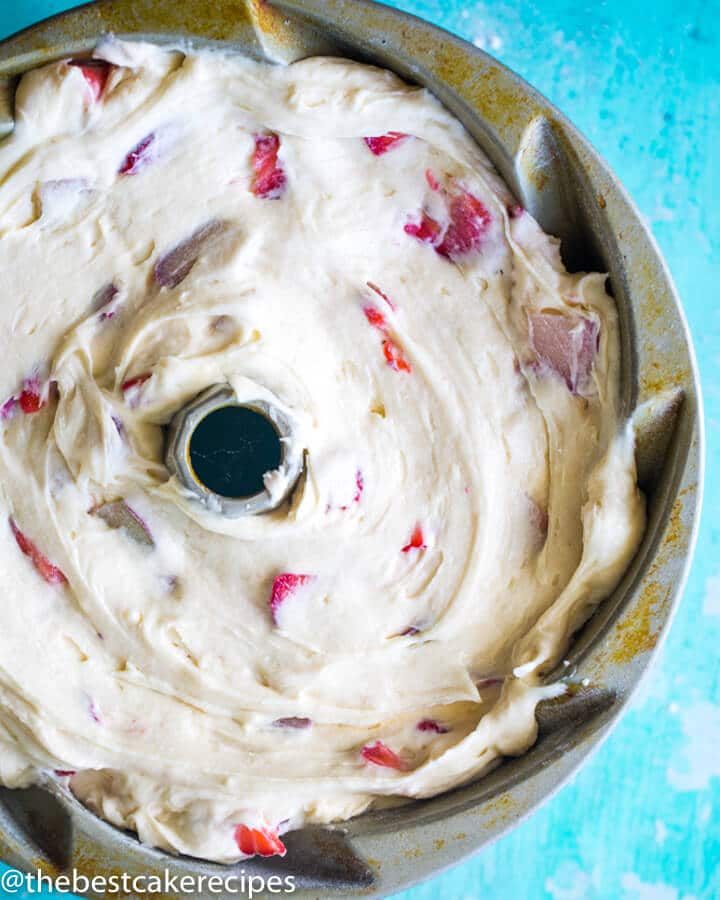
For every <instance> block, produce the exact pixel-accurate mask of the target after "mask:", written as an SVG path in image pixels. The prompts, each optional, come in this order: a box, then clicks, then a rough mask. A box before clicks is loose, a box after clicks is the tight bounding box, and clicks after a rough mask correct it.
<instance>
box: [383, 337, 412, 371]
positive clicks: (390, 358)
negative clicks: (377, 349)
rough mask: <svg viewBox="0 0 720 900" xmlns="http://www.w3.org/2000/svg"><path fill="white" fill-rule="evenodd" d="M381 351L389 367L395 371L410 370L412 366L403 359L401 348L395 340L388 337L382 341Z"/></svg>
mask: <svg viewBox="0 0 720 900" xmlns="http://www.w3.org/2000/svg"><path fill="white" fill-rule="evenodd" d="M383 353H384V354H385V359H386V360H387V364H388V365H389V366H390V368H391V369H394V370H395V371H396V372H412V366H411V365H410V363H409V362H408V361H407V360H406V359H405V356H404V354H403V351H402V348H401V347H400V346H398V344H396V343H395V341H391V340H390V338H388V339H387V340H385V341H383Z"/></svg>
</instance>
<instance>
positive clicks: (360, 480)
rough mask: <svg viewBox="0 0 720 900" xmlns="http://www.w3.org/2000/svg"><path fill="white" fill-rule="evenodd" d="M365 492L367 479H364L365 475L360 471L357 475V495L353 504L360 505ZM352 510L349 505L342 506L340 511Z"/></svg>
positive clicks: (353, 499) (354, 496) (354, 495)
mask: <svg viewBox="0 0 720 900" xmlns="http://www.w3.org/2000/svg"><path fill="white" fill-rule="evenodd" d="M364 490H365V479H364V478H363V473H362V472H361V470H360V469H358V470H357V472H356V473H355V493H354V494H353V498H352V502H353V503H359V502H360V498H361V497H362V495H363V491H364ZM349 508H350V506H349V505H346V506H341V507H340V509H341V510H342V511H343V512H345V511H346V510H348V509H349Z"/></svg>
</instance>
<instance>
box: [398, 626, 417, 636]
mask: <svg viewBox="0 0 720 900" xmlns="http://www.w3.org/2000/svg"><path fill="white" fill-rule="evenodd" d="M416 634H420V629H419V628H418V627H417V625H410V626H409V627H408V628H406V629H405V631H401V632H400V637H412V636H413V635H416Z"/></svg>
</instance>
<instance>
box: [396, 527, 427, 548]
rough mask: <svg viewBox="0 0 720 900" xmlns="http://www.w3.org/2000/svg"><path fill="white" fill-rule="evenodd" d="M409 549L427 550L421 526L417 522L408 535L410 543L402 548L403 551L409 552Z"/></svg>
mask: <svg viewBox="0 0 720 900" xmlns="http://www.w3.org/2000/svg"><path fill="white" fill-rule="evenodd" d="M411 550H427V544H426V543H425V538H424V536H423V530H422V527H421V526H420V525H419V524H418V525H416V526H415V528H414V529H413V533H412V534H411V535H410V543H408V544H405V546H404V547H403V548H402V552H403V553H409V552H410V551H411Z"/></svg>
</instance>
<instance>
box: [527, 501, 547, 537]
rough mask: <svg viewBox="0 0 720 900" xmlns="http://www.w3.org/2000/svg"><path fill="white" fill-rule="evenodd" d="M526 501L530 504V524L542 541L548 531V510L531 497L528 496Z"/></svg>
mask: <svg viewBox="0 0 720 900" xmlns="http://www.w3.org/2000/svg"><path fill="white" fill-rule="evenodd" d="M528 503H529V506H530V524H531V525H532V527H533V528H534V529H535V531H537V533H538V536H539V537H541V538H542V540H543V542H544V541H545V538H546V537H547V533H548V524H549V519H548V511H547V509H546V508H545V507H542V506H540V505H539V504H537V503H536V502H535V501H534V500H533V499H532V498H531V497H528Z"/></svg>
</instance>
